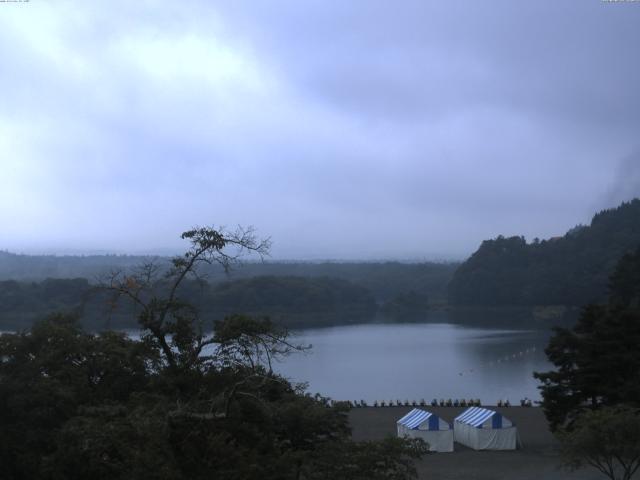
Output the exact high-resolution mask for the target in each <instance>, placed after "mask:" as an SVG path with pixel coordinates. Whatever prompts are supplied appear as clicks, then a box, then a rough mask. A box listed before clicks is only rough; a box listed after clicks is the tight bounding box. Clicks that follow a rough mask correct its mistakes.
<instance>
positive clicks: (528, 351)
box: [458, 346, 536, 376]
mask: <svg viewBox="0 0 640 480" xmlns="http://www.w3.org/2000/svg"><path fill="white" fill-rule="evenodd" d="M535 352H536V347H535V346H534V347H531V348H525V349H524V350H521V351H519V352H516V353H512V354H511V355H505V356H504V357H500V358H498V359H497V360H495V361H493V360H492V361H490V362H486V363H484V364H481V365H480V368H482V367H486V366H488V367H492V366H493V365H497V364H500V363H503V362H509V361H511V360H514V359H517V358H519V357H524V356H525V355H528V354H531V353H535ZM471 373H474V369H473V368H470V369H469V370H463V371H462V372H459V373H458V375H460V376H463V375H469V374H471Z"/></svg>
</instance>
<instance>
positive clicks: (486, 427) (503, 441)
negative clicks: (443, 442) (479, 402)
mask: <svg viewBox="0 0 640 480" xmlns="http://www.w3.org/2000/svg"><path fill="white" fill-rule="evenodd" d="M480 422H481V423H480ZM454 439H455V441H456V442H458V443H461V444H462V445H466V446H467V447H470V448H473V449H474V450H515V449H516V448H517V445H518V431H517V429H516V427H515V425H513V423H512V422H511V421H510V420H509V419H507V418H505V417H503V416H502V415H501V414H499V413H498V412H494V411H492V410H487V409H484V408H480V407H472V408H469V409H467V410H466V411H465V412H463V413H462V414H461V415H459V416H458V417H456V419H455V420H454Z"/></svg>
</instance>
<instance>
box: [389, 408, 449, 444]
mask: <svg viewBox="0 0 640 480" xmlns="http://www.w3.org/2000/svg"><path fill="white" fill-rule="evenodd" d="M397 427H398V436H399V437H408V438H421V439H422V440H424V441H425V442H427V443H428V444H429V450H430V451H432V452H453V429H452V428H451V425H449V423H448V422H446V421H445V420H442V419H441V418H439V417H438V416H436V415H433V414H432V413H430V412H426V411H424V410H419V409H413V410H412V411H410V412H409V413H408V414H407V415H405V416H404V417H402V418H401V419H400V420H398V422H397Z"/></svg>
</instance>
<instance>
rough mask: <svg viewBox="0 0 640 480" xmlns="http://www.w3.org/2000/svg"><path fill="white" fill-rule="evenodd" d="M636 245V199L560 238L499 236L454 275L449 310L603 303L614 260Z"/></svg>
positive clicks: (639, 226) (639, 234) (639, 222)
mask: <svg viewBox="0 0 640 480" xmlns="http://www.w3.org/2000/svg"><path fill="white" fill-rule="evenodd" d="M638 245H640V200H638V199H634V200H632V201H630V202H627V203H623V204H622V205H620V206H619V207H617V208H614V209H610V210H603V211H601V212H600V213H597V214H596V215H595V216H594V217H593V220H592V221H591V224H590V225H588V226H581V225H579V226H577V227H575V228H572V229H571V230H569V231H568V232H567V233H566V234H565V235H564V236H563V237H558V238H551V239H548V240H538V239H535V240H534V241H533V242H531V243H527V242H526V241H525V239H524V237H509V238H505V237H503V236H499V237H497V238H496V239H493V240H486V241H484V242H482V245H480V248H479V249H478V250H477V251H476V252H475V253H474V254H473V255H471V257H470V258H469V259H468V260H467V261H466V262H464V263H463V264H462V265H460V267H459V268H458V269H457V270H456V272H455V274H454V275H453V278H452V280H451V282H450V283H449V288H448V294H449V302H450V303H451V304H452V305H476V306H506V305H520V306H533V305H573V306H581V305H585V304H587V303H592V302H602V301H605V300H606V298H607V292H608V284H609V276H610V275H611V274H612V272H613V271H614V268H615V266H616V264H617V262H618V260H619V259H620V258H621V257H622V256H623V255H625V254H627V253H629V252H632V251H634V250H635V249H636V248H637V246H638Z"/></svg>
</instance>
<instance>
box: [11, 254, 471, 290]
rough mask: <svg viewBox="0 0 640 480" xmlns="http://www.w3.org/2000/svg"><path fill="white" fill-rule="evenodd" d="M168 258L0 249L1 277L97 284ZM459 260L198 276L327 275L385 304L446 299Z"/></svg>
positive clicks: (207, 269)
mask: <svg viewBox="0 0 640 480" xmlns="http://www.w3.org/2000/svg"><path fill="white" fill-rule="evenodd" d="M169 260H170V259H169V258H167V257H149V256H146V257H145V256H134V255H89V256H57V255H18V254H14V253H9V252H0V280H17V281H29V282H40V281H42V280H45V279H47V278H56V279H68V278H86V279H88V280H89V281H90V282H91V283H96V282H97V281H99V280H100V279H101V278H104V277H105V276H108V275H109V274H110V273H111V272H112V271H114V270H123V269H127V268H132V267H135V266H137V265H141V264H144V263H147V262H149V261H153V262H155V263H158V264H159V265H164V266H166V267H168V265H169ZM458 265H459V263H456V262H449V263H446V262H445V263H436V262H417V263H403V262H328V261H327V262H278V261H268V260H266V261H264V262H257V261H252V262H245V263H241V264H238V265H236V266H235V267H234V269H233V270H232V271H230V272H228V273H227V272H224V271H223V270H221V269H220V268H216V267H215V266H210V265H204V266H203V267H202V269H201V275H202V277H203V278H206V280H207V281H208V282H210V283H218V282H225V281H229V280H240V279H246V278H251V277H260V276H276V277H280V276H293V277H304V278H312V277H331V278H338V279H342V280H347V281H349V282H353V283H355V284H357V285H360V286H362V287H365V288H367V289H368V290H369V291H370V292H371V294H372V295H373V296H374V297H375V298H376V300H377V301H380V302H384V301H387V300H389V299H391V298H393V297H395V296H396V295H398V294H400V293H404V292H408V291H410V290H415V291H419V292H424V293H425V294H427V295H429V298H430V299H431V300H432V301H433V302H443V301H445V300H446V295H447V293H446V289H447V284H448V283H449V280H450V279H451V277H452V275H453V272H454V271H455V270H456V268H458Z"/></svg>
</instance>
